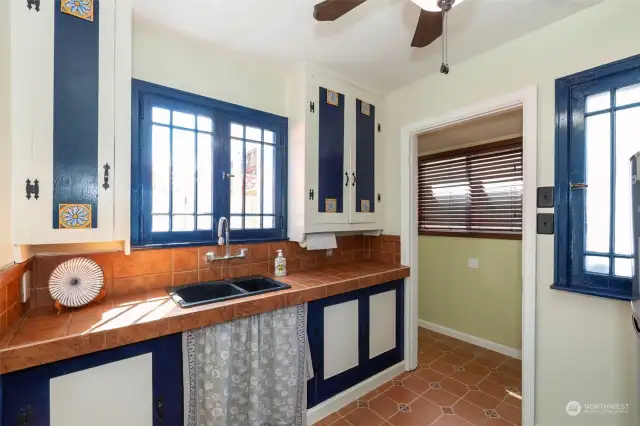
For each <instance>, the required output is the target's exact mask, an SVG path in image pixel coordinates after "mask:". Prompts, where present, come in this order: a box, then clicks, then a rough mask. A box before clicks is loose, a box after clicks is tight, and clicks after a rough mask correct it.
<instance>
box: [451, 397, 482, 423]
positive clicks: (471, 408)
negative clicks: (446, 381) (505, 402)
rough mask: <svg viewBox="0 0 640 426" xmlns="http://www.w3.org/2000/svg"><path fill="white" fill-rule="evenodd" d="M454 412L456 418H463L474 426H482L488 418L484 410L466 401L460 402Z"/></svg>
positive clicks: (455, 406) (454, 407)
mask: <svg viewBox="0 0 640 426" xmlns="http://www.w3.org/2000/svg"><path fill="white" fill-rule="evenodd" d="M453 412H454V413H455V414H456V416H458V417H462V418H463V419H464V420H466V421H468V422H469V423H471V424H472V425H474V426H480V425H481V424H482V423H483V422H484V421H485V419H486V418H487V416H486V415H485V414H484V411H483V410H482V408H480V407H476V406H475V405H473V404H471V403H469V402H467V401H465V400H460V401H459V402H458V403H457V404H456V405H454V406H453Z"/></svg>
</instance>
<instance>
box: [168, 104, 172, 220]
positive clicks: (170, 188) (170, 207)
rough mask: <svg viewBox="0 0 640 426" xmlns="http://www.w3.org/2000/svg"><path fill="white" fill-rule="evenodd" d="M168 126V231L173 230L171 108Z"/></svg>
mask: <svg viewBox="0 0 640 426" xmlns="http://www.w3.org/2000/svg"><path fill="white" fill-rule="evenodd" d="M170 117H171V121H169V123H171V124H172V125H171V126H170V127H169V232H172V231H173V110H172V111H171V116H170Z"/></svg>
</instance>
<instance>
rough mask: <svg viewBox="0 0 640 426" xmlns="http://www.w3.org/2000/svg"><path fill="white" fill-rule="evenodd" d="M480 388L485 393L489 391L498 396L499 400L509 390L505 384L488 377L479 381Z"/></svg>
mask: <svg viewBox="0 0 640 426" xmlns="http://www.w3.org/2000/svg"><path fill="white" fill-rule="evenodd" d="M478 389H480V390H481V391H483V392H484V393H488V394H489V395H491V396H493V397H494V398H498V399H499V400H503V399H504V398H505V397H506V396H507V395H508V393H507V390H506V389H505V387H504V386H501V385H499V384H497V383H495V382H492V381H490V380H487V379H485V380H483V381H481V382H480V383H478Z"/></svg>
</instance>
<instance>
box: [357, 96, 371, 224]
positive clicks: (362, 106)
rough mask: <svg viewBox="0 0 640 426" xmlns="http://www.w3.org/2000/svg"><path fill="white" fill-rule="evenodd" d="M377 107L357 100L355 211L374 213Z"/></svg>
mask: <svg viewBox="0 0 640 426" xmlns="http://www.w3.org/2000/svg"><path fill="white" fill-rule="evenodd" d="M375 123H376V107H375V106H374V105H371V104H368V103H366V102H363V101H361V100H360V99H357V100H356V175H355V176H354V183H353V185H355V187H356V196H355V203H356V205H355V211H356V212H357V213H374V212H375V208H376V204H375V200H374V199H375V192H376V188H375V171H376V160H375V151H376V146H375V136H376V133H375V132H376V130H375V127H376V124H375Z"/></svg>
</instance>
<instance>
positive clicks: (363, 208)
mask: <svg viewBox="0 0 640 426" xmlns="http://www.w3.org/2000/svg"><path fill="white" fill-rule="evenodd" d="M370 211H371V201H370V200H360V213H369V212H370Z"/></svg>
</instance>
